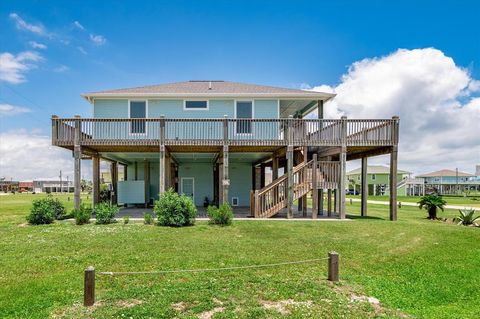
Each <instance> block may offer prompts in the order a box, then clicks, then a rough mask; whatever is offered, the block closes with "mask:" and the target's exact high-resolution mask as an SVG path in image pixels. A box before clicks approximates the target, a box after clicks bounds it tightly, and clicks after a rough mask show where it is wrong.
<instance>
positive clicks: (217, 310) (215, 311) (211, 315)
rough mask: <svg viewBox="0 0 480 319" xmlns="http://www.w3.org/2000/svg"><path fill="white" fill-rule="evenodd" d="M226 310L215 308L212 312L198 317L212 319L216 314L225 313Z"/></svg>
mask: <svg viewBox="0 0 480 319" xmlns="http://www.w3.org/2000/svg"><path fill="white" fill-rule="evenodd" d="M224 310H225V308H224V307H215V308H213V309H212V310H209V311H204V312H202V313H201V314H199V315H198V318H199V319H211V318H212V317H213V316H214V315H215V314H216V313H219V312H223V311H224Z"/></svg>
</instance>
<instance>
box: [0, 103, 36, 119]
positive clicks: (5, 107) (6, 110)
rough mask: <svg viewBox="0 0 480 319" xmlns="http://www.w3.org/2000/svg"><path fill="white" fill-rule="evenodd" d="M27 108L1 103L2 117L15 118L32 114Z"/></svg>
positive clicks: (0, 115) (0, 112)
mask: <svg viewBox="0 0 480 319" xmlns="http://www.w3.org/2000/svg"><path fill="white" fill-rule="evenodd" d="M31 111H32V110H30V109H29V108H27V107H23V106H16V105H11V104H7V103H0V117H6V116H15V115H18V114H23V113H28V112H31Z"/></svg>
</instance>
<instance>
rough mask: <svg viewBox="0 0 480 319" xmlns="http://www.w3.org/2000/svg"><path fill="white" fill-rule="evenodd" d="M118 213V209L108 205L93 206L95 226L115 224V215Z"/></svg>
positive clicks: (104, 203)
mask: <svg viewBox="0 0 480 319" xmlns="http://www.w3.org/2000/svg"><path fill="white" fill-rule="evenodd" d="M116 213H118V207H116V206H112V205H111V204H110V203H106V202H103V203H100V204H97V205H95V217H96V218H97V224H111V223H114V222H115V214H116Z"/></svg>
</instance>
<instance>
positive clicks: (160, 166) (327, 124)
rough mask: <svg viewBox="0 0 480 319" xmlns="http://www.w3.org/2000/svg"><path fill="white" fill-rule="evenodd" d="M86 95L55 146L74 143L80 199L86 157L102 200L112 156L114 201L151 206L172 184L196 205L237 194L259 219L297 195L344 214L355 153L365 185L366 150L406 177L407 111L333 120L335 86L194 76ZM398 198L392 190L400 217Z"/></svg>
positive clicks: (288, 206) (57, 125)
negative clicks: (403, 126)
mask: <svg viewBox="0 0 480 319" xmlns="http://www.w3.org/2000/svg"><path fill="white" fill-rule="evenodd" d="M82 96H83V97H84V98H85V99H86V100H87V101H88V102H90V103H91V104H92V105H93V117H92V118H80V117H79V116H75V117H73V118H58V117H57V116H52V143H53V145H56V146H60V147H63V148H66V149H69V150H72V151H73V157H74V167H75V174H74V185H75V196H74V197H75V206H79V204H80V176H81V172H80V169H81V165H80V161H81V159H91V160H92V166H93V201H94V203H96V202H98V200H99V180H100V165H99V163H100V159H103V160H106V161H109V162H110V163H111V167H112V175H111V176H112V188H113V190H112V194H113V199H112V200H113V201H114V202H115V203H118V204H126V205H147V206H148V205H152V203H153V201H155V200H156V199H158V197H159V196H162V193H163V192H165V191H166V190H168V189H169V188H173V189H174V190H175V191H177V192H180V193H184V194H186V195H187V196H190V197H191V198H192V200H193V201H194V203H195V204H196V205H199V206H200V205H203V203H204V201H205V200H206V199H208V201H209V202H211V203H216V204H219V203H223V202H228V203H229V204H230V205H231V206H233V207H234V208H235V207H249V208H250V214H251V216H252V217H256V218H259V217H264V218H265V217H272V216H275V215H277V214H278V213H279V212H281V211H282V212H283V213H285V214H286V216H287V217H289V218H290V217H293V216H294V214H296V213H297V209H294V208H293V204H294V201H298V202H299V203H300V204H301V205H299V206H302V207H301V209H300V212H301V214H302V215H303V216H307V215H308V216H309V217H312V218H317V216H319V215H323V214H334V215H335V216H338V217H339V218H345V189H346V187H345V185H343V184H344V182H343V181H346V176H345V174H346V172H345V167H346V161H347V160H352V159H360V158H361V159H362V164H363V168H362V172H361V176H362V178H363V180H362V182H361V183H364V184H365V183H366V182H367V181H366V173H367V170H366V167H367V157H369V156H374V155H381V154H391V157H390V158H391V161H390V179H389V181H390V183H391V184H392V185H397V144H398V126H399V119H398V118H397V117H393V118H391V119H347V118H346V117H342V118H340V119H324V117H323V114H324V112H323V111H324V107H328V103H327V104H325V103H326V102H328V101H329V100H330V99H332V98H333V97H334V94H330V93H320V92H312V91H303V90H295V89H286V88H277V87H270V86H264V85H253V84H244V83H235V82H227V81H187V82H179V83H170V84H161V85H152V86H144V87H136V88H128V89H118V90H109V91H99V92H94V93H85V94H82ZM314 110H316V111H317V112H315V113H312V114H315V116H312V114H310V113H311V112H312V111H314ZM317 114H318V115H317ZM307 115H308V116H307ZM119 169H121V170H122V172H123V173H124V174H123V175H124V178H123V180H121V181H119V179H118V171H119ZM267 175H268V176H269V177H268V178H265V177H266V176H267ZM340 181H342V182H340ZM363 189H367V187H364V188H363ZM393 189H394V190H396V187H393ZM334 190H336V191H335V193H336V194H337V196H335V198H334V199H333V201H335V202H334V205H332V196H328V197H327V198H328V199H326V200H325V201H326V202H327V203H324V200H323V199H324V196H323V194H324V193H327V194H332V192H333V191H334ZM309 194H311V196H312V202H313V204H312V207H311V210H310V209H308V210H307V204H306V203H307V195H309ZM366 196H367V194H366V193H365V194H364V197H363V198H364V201H363V205H362V207H363V210H362V212H363V214H366ZM395 201H396V193H395V191H393V192H392V193H391V203H392V204H391V206H390V218H391V219H392V220H395V219H396V205H395ZM324 206H326V209H324ZM332 206H334V207H335V209H332ZM333 210H335V211H333Z"/></svg>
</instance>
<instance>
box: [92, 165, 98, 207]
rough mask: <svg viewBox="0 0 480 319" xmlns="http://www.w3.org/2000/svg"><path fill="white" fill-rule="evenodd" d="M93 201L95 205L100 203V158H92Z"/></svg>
mask: <svg viewBox="0 0 480 319" xmlns="http://www.w3.org/2000/svg"><path fill="white" fill-rule="evenodd" d="M92 182H93V185H92V200H93V205H94V206H95V205H96V204H98V203H100V157H99V156H92Z"/></svg>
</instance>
